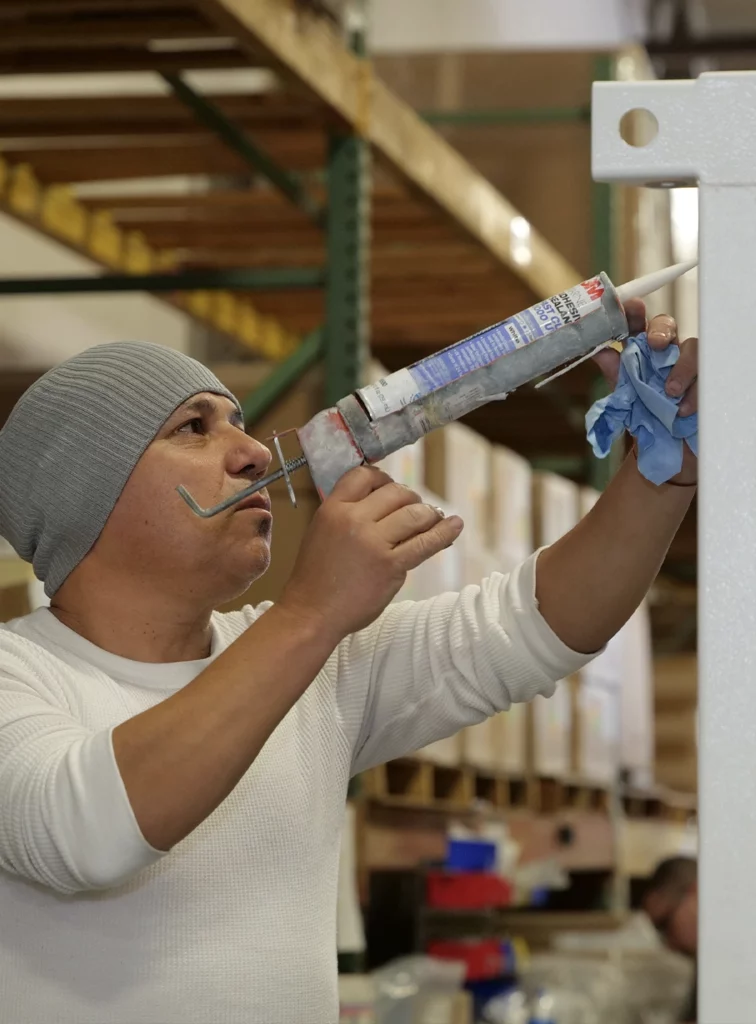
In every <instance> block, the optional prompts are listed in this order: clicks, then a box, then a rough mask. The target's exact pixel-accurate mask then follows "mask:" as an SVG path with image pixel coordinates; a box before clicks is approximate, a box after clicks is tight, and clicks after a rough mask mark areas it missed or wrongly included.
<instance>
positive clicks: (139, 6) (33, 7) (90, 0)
mask: <svg viewBox="0 0 756 1024" xmlns="http://www.w3.org/2000/svg"><path fill="white" fill-rule="evenodd" d="M189 6H191V4H190V3H187V0H2V3H0V19H5V18H19V17H23V16H25V15H27V14H29V13H30V12H31V11H33V12H34V14H75V13H77V12H81V11H85V12H86V11H94V12H101V11H108V12H111V11H113V12H116V11H118V12H123V13H128V12H130V11H141V10H150V11H156V10H182V9H183V10H186V8H187V7H189Z"/></svg>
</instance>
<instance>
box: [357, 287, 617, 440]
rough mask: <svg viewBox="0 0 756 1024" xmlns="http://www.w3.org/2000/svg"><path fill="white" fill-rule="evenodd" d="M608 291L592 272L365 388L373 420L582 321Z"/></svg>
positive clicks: (364, 398)
mask: <svg viewBox="0 0 756 1024" xmlns="http://www.w3.org/2000/svg"><path fill="white" fill-rule="evenodd" d="M603 294H604V285H603V284H602V281H601V278H600V277H592V278H591V279H590V280H588V281H583V283H582V284H578V285H575V287H574V288H570V289H569V291H566V292H560V293H559V294H558V295H553V296H552V297H551V298H550V299H544V300H543V301H542V302H537V303H536V304H535V305H534V306H530V307H529V308H528V309H525V310H523V311H522V312H521V313H516V314H515V315H514V316H511V317H509V318H508V319H506V320H502V321H500V323H498V324H494V325H493V326H492V327H487V328H486V329H485V330H483V331H479V332H478V333H477V334H473V335H472V336H471V337H469V338H465V339H464V341H458V342H457V343H456V344H454V345H450V346H449V348H445V349H443V350H442V351H441V352H435V353H434V354H433V355H431V356H427V357H426V358H425V359H421V360H420V361H419V362H417V363H413V364H412V366H408V367H405V369H403V370H397V372H396V373H392V374H389V375H388V376H387V377H383V378H382V379H381V380H378V381H376V382H375V383H374V384H370V385H368V387H366V388H361V389H360V391H359V392H358V393H359V395H360V398H361V400H362V402H363V404H364V406H365V408H366V409H367V411H368V413H369V414H370V416H371V418H372V419H374V420H377V419H381V418H382V417H383V416H388V415H390V414H391V413H393V412H398V411H399V410H400V409H403V408H404V407H405V406H407V405H410V404H411V403H412V402H417V401H420V400H421V399H422V398H424V397H425V396H426V395H430V394H432V393H433V392H434V391H438V390H439V388H443V387H446V385H447V384H452V383H453V382H454V381H457V380H459V379H460V378H461V377H464V376H466V375H467V374H468V373H471V372H472V371H473V370H478V369H480V368H481V367H482V366H488V365H489V364H490V363H493V362H494V361H495V360H497V359H499V358H500V357H501V356H505V355H507V354H508V353H510V352H514V351H515V349H518V348H523V347H524V346H525V345H530V344H532V343H533V342H534V341H538V339H539V338H543V337H545V336H546V335H547V334H551V333H552V331H558V330H559V329H560V328H562V327H566V326H567V325H568V324H574V323H576V322H577V321H578V320H582V318H583V317H584V316H587V315H588V313H592V312H593V311H594V310H595V309H598V307H599V306H600V305H601V297H602V296H603Z"/></svg>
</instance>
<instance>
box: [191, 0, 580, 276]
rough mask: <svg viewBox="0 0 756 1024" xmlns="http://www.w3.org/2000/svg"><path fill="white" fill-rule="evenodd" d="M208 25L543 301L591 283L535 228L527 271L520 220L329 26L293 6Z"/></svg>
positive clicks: (275, 2)
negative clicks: (358, 139)
mask: <svg viewBox="0 0 756 1024" xmlns="http://www.w3.org/2000/svg"><path fill="white" fill-rule="evenodd" d="M200 3H201V7H202V9H203V10H204V11H205V12H206V14H207V16H208V18H210V19H213V20H214V21H215V22H216V23H217V24H218V25H219V27H220V28H221V29H222V30H223V31H227V32H229V33H230V34H233V35H234V36H235V37H236V38H237V39H238V41H239V45H240V46H242V47H248V48H249V51H250V53H252V54H254V55H256V56H259V55H260V53H262V54H264V55H265V56H266V57H267V59H268V60H270V61H271V63H272V64H273V65H274V66H275V67H276V68H278V69H279V70H281V71H282V72H284V73H285V74H287V75H288V77H289V78H291V79H293V80H294V81H295V82H296V83H297V84H298V85H299V86H300V87H304V88H305V89H306V90H307V91H308V92H309V94H310V95H314V96H316V97H318V98H319V99H320V100H321V101H323V102H324V103H326V104H327V105H328V106H329V108H330V109H331V110H332V112H333V113H334V114H335V115H336V116H338V117H339V118H341V119H342V120H343V121H344V122H346V123H347V124H348V125H349V126H350V127H351V128H353V129H355V130H357V131H359V132H361V133H362V134H364V135H365V137H366V138H367V139H368V140H369V141H370V142H371V143H372V145H373V146H374V148H375V149H376V151H377V152H378V153H379V154H380V155H381V156H382V157H383V158H384V159H385V160H387V161H388V163H389V164H390V166H391V168H392V169H393V170H394V171H395V172H397V173H398V174H399V175H400V176H401V177H402V178H403V179H404V180H405V181H407V182H409V183H410V184H411V185H412V186H413V187H414V188H416V189H417V190H418V191H419V192H421V193H422V194H423V195H424V196H425V198H426V199H427V200H429V201H431V202H432V203H435V204H436V205H437V206H438V207H439V208H440V209H441V210H443V211H444V212H445V213H446V215H447V216H450V217H452V218H453V219H454V220H456V221H457V222H458V223H459V224H461V225H462V226H463V227H464V228H465V230H466V231H468V232H469V233H470V235H471V236H472V237H473V238H475V239H476V240H477V241H478V242H479V243H481V244H482V245H483V246H484V247H485V248H486V249H487V250H488V251H489V252H490V253H492V254H493V255H494V256H495V257H496V258H497V259H498V260H500V261H501V262H502V263H503V264H504V265H505V266H508V267H509V268H510V269H511V270H513V271H514V272H515V273H516V274H517V275H518V276H520V277H521V278H523V280H525V281H526V282H527V283H528V284H529V285H530V287H531V288H532V289H533V291H534V292H535V293H536V294H537V295H541V296H547V295H551V294H553V293H554V292H557V291H560V290H562V289H564V288H567V287H569V286H571V285H573V284H575V283H576V282H577V281H579V280H580V278H581V276H582V275H581V274H580V273H579V272H578V271H577V270H576V269H575V268H574V267H572V266H571V265H570V264H569V263H568V261H567V260H565V259H564V258H563V257H562V256H560V255H559V253H558V252H557V251H556V250H555V249H554V248H553V247H552V246H551V245H550V244H549V243H548V242H547V241H546V240H545V239H544V238H543V236H541V235H540V234H539V233H538V232H537V231H535V230H534V229H532V228H531V232H530V247H531V259H530V262H529V263H528V264H527V265H521V264H520V263H518V262H517V261H516V260H515V258H514V256H513V252H512V244H511V226H512V221H513V220H514V219H515V218H516V217H518V216H519V214H518V211H517V210H516V209H515V208H514V207H513V206H512V205H511V204H510V203H509V202H507V200H506V199H504V197H503V196H501V195H500V194H499V193H498V192H497V191H496V189H495V188H494V187H493V186H492V185H491V184H490V183H489V182H488V181H487V180H486V179H485V178H484V177H483V176H482V175H481V174H479V173H478V172H477V171H476V170H475V169H474V168H473V167H472V166H471V165H470V164H469V163H467V162H466V161H465V160H464V159H463V158H462V157H461V156H460V155H459V154H458V153H456V152H455V150H454V149H452V147H451V146H449V145H448V144H447V143H446V142H445V141H444V140H443V139H442V138H441V136H440V135H438V134H437V133H436V132H434V131H433V130H432V129H431V128H429V127H428V125H426V124H425V123H424V122H423V121H422V119H421V118H420V117H419V116H418V114H417V113H415V111H414V110H412V109H411V108H410V107H409V106H408V105H407V104H405V103H403V102H402V101H401V100H399V99H398V98H397V97H396V96H395V95H394V94H393V93H392V92H390V90H389V89H388V88H387V87H386V86H385V85H383V83H382V82H381V81H380V80H379V79H378V78H377V77H376V76H375V74H374V73H373V72H372V69H371V67H370V64H369V63H367V62H364V61H361V60H359V59H358V58H357V57H355V56H353V55H352V54H351V53H349V52H348V51H347V50H346V48H345V47H344V45H343V42H342V41H341V39H340V38H339V37H338V35H337V34H336V33H335V31H333V29H331V28H330V27H329V26H328V25H326V24H325V23H323V22H322V21H321V20H318V19H313V18H310V17H307V16H306V15H303V14H301V12H300V13H298V10H297V8H296V6H295V5H294V4H293V3H292V2H291V0H200Z"/></svg>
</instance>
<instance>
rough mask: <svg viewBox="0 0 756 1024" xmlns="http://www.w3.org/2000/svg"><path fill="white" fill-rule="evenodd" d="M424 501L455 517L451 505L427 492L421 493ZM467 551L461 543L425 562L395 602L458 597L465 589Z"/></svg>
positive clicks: (409, 576) (423, 489) (405, 585)
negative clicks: (443, 595)
mask: <svg viewBox="0 0 756 1024" xmlns="http://www.w3.org/2000/svg"><path fill="white" fill-rule="evenodd" d="M419 494H420V497H421V498H422V499H423V501H425V502H427V504H429V505H437V506H438V507H439V508H442V509H443V510H444V512H446V514H447V515H451V514H452V509H450V507H449V503H448V502H446V501H444V499H443V498H440V497H439V496H438V495H437V494H432V493H431V492H430V491H428V490H426V489H425V488H420V489H419ZM463 558H464V555H463V551H462V546H461V541H458V542H457V543H455V544H452V546H451V547H449V548H445V549H444V550H443V551H439V553H438V554H437V555H434V556H433V557H432V558H429V559H428V561H427V562H423V563H422V565H419V566H418V567H417V568H416V569H412V570H411V571H410V572H409V573H408V574H407V581H406V583H405V584H404V586H403V587H402V589H401V590H400V591H399V593H398V594H397V596H396V598H395V599H394V600H395V601H424V600H426V598H429V597H437V596H438V595H439V594H448V593H456V592H457V591H458V590H459V589H460V588H461V587H462V585H463V584H462V562H463Z"/></svg>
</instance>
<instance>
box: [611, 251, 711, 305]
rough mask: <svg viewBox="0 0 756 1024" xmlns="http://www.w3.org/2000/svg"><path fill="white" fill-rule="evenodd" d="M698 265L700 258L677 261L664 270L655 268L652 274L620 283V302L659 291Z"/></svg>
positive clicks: (618, 292)
mask: <svg viewBox="0 0 756 1024" xmlns="http://www.w3.org/2000/svg"><path fill="white" fill-rule="evenodd" d="M697 266H698V260H688V262H687V263H675V264H674V266H671V267H664V269H663V270H655V271H654V272H653V273H652V274H644V276H643V277H636V278H635V280H634V281H627V282H626V283H625V284H621V285H618V287H617V295H618V296H619V300H620V302H627V300H628V299H642V298H643V297H644V295H650V294H651V292H655V291H658V290H659V289H660V288H663V287H664V286H665V285H666V284H670V283H671V282H672V281H676V280H677V278H678V277H682V275H683V274H687V273H688V271H689V270H692V269H693V268H694V267H697Z"/></svg>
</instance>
